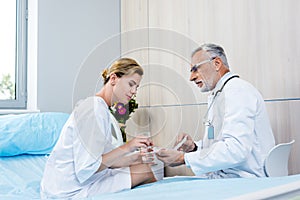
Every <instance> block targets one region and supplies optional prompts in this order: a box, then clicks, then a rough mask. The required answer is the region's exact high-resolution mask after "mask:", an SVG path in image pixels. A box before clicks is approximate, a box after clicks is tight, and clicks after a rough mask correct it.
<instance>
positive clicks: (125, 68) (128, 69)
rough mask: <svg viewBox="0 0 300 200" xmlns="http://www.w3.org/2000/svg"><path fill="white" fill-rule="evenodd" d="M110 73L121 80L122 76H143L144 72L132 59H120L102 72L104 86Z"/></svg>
mask: <svg viewBox="0 0 300 200" xmlns="http://www.w3.org/2000/svg"><path fill="white" fill-rule="evenodd" d="M112 73H114V74H116V75H117V77H119V78H121V77H122V76H124V75H125V76H126V75H132V74H135V73H137V74H139V75H141V76H142V75H143V74H144V70H143V68H142V67H141V66H140V65H139V64H138V63H137V62H136V61H135V60H134V59H131V58H120V59H119V60H117V61H115V62H114V63H113V64H112V65H111V66H110V68H107V69H104V70H103V72H102V78H103V82H104V85H105V84H106V83H107V82H108V81H109V78H110V75H111V74H112Z"/></svg>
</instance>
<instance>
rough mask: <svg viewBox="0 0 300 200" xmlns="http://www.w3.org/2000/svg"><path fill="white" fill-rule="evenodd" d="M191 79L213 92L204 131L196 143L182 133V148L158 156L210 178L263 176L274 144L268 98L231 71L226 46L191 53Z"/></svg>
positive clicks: (212, 45) (215, 46) (164, 151)
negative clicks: (265, 160)
mask: <svg viewBox="0 0 300 200" xmlns="http://www.w3.org/2000/svg"><path fill="white" fill-rule="evenodd" d="M191 66H192V67H191V69H190V71H191V76H190V81H193V82H194V83H195V84H196V85H197V86H198V87H199V89H200V91H201V92H210V94H209V96H208V108H207V112H206V113H205V114H204V116H203V117H204V119H203V123H204V125H205V134H204V137H203V139H202V140H200V141H198V142H194V141H193V139H192V138H191V136H189V135H188V134H185V133H183V134H180V135H179V136H178V137H177V142H176V144H178V143H179V142H180V141H184V143H183V144H182V145H180V147H179V148H178V149H177V150H179V151H177V150H172V149H161V150H160V151H159V152H158V153H157V157H158V159H160V160H161V161H163V162H164V163H165V164H167V165H170V166H177V165H181V164H185V165H186V166H187V167H190V168H191V169H192V171H193V172H194V174H195V175H197V176H201V177H205V178H230V177H231V178H234V177H264V176H266V175H265V173H264V159H265V158H266V155H267V153H268V151H269V150H270V149H271V148H272V147H273V146H274V145H275V141H274V136H273V133H272V129H271V126H270V122H269V119H268V114H267V111H266V108H265V104H264V100H263V98H262V96H261V95H260V93H259V92H258V90H257V89H255V88H254V87H253V86H252V85H251V84H249V83H248V82H246V81H244V80H242V79H241V78H239V76H237V75H235V74H233V73H231V72H230V70H229V65H228V63H227V58H226V55H225V52H224V50H223V48H222V47H220V46H218V45H215V44H204V45H202V46H200V47H199V48H197V49H196V50H195V51H194V52H193V53H192V65H191Z"/></svg>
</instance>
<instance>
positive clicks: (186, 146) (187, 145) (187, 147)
mask: <svg viewBox="0 0 300 200" xmlns="http://www.w3.org/2000/svg"><path fill="white" fill-rule="evenodd" d="M185 137H186V141H185V142H184V143H183V144H182V145H181V146H180V147H179V148H178V149H177V150H178V151H184V152H191V151H193V149H194V148H195V143H194V140H193V138H192V137H191V136H190V135H188V134H186V133H181V134H179V135H178V136H177V140H176V143H175V145H174V147H175V146H176V145H177V144H179V143H180V142H181V141H182V140H183V139H184V138H185Z"/></svg>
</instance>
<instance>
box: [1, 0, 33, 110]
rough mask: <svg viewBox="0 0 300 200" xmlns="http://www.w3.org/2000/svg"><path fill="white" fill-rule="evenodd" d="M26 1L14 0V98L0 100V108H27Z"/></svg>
mask: <svg viewBox="0 0 300 200" xmlns="http://www.w3.org/2000/svg"><path fill="white" fill-rule="evenodd" d="M27 30H28V1H27V0H16V57H15V59H16V62H15V65H16V66H15V82H16V83H15V99H5V100H0V109H26V108H27V34H28V32H27Z"/></svg>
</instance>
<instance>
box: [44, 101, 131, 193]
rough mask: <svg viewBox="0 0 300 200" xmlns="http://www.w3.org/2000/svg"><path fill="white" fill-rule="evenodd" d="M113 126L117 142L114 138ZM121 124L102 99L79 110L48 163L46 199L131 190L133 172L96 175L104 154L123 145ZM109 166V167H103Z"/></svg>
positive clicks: (45, 173) (124, 171) (123, 170)
mask: <svg viewBox="0 0 300 200" xmlns="http://www.w3.org/2000/svg"><path fill="white" fill-rule="evenodd" d="M112 125H113V127H114V128H115V133H116V138H115V137H114V136H112V130H111V128H112ZM118 127H119V126H118V124H117V122H116V120H115V119H114V117H113V116H112V115H111V113H110V111H109V109H108V107H107V104H106V103H105V102H104V100H103V99H102V98H100V97H89V98H87V99H85V100H83V101H82V102H80V103H79V104H78V106H76V108H75V109H74V111H73V112H72V114H71V116H70V118H69V119H68V121H67V122H66V124H65V126H64V127H63V129H62V132H61V135H60V138H59V139H58V142H57V144H56V145H55V147H54V149H53V151H52V153H51V154H50V156H49V159H48V161H47V163H46V167H45V171H44V175H43V178H42V181H41V197H42V198H82V197H87V196H91V195H95V194H100V193H104V192H116V191H120V190H123V189H129V188H130V187H131V177H130V170H129V168H128V167H127V168H121V169H105V170H103V171H101V172H98V173H96V171H97V170H98V168H99V167H100V165H101V162H102V154H104V153H107V152H109V151H111V150H113V149H114V148H116V147H118V146H120V145H122V144H123V142H122V135H121V132H120V130H119V128H118ZM103 164H105V163H103Z"/></svg>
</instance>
